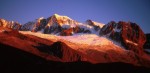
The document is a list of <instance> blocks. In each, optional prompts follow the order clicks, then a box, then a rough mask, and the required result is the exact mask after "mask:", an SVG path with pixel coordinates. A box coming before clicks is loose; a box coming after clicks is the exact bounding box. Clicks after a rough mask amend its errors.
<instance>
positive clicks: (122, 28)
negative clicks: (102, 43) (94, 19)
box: [100, 21, 146, 54]
mask: <svg viewBox="0 0 150 73" xmlns="http://www.w3.org/2000/svg"><path fill="white" fill-rule="evenodd" d="M100 35H105V36H107V37H109V38H111V39H113V40H115V41H117V42H119V43H121V44H122V45H123V46H124V47H125V48H126V49H129V50H132V51H134V52H135V53H137V54H142V53H143V45H144V43H145V42H146V37H145V35H144V33H143V31H142V30H141V28H140V27H139V26H138V25H137V24H136V23H132V22H123V21H120V22H118V23H116V22H114V21H112V22H110V23H108V24H107V25H105V26H104V27H103V28H102V29H101V31H100Z"/></svg>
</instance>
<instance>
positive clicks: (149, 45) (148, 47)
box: [144, 33, 150, 54]
mask: <svg viewBox="0 0 150 73" xmlns="http://www.w3.org/2000/svg"><path fill="white" fill-rule="evenodd" d="M145 35H146V42H145V44H144V51H145V52H146V53H148V54H150V34H149V33H148V34H145Z"/></svg>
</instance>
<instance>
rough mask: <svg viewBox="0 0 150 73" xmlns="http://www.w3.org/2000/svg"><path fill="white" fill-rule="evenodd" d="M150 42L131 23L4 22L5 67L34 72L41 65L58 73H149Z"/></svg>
mask: <svg viewBox="0 0 150 73" xmlns="http://www.w3.org/2000/svg"><path fill="white" fill-rule="evenodd" d="M149 38H150V36H149V34H145V33H144V32H143V31H142V29H141V28H140V27H139V26H138V24H136V23H133V22H124V21H119V22H115V21H111V22H109V23H108V24H103V23H99V22H96V21H92V20H90V19H89V20H86V21H85V22H84V23H80V22H78V21H76V20H73V19H71V18H70V17H68V16H62V15H58V14H54V15H52V16H50V17H48V18H44V17H41V18H38V19H36V20H34V21H30V22H27V23H25V24H19V23H18V22H14V21H7V20H5V19H0V49H1V52H0V53H1V56H0V57H1V59H2V62H1V66H2V67H3V66H4V68H5V67H6V68H5V69H8V70H10V69H9V68H8V67H10V68H13V67H14V65H16V66H17V67H20V65H25V67H29V66H33V67H34V69H35V70H36V69H40V68H39V66H36V65H40V66H41V65H42V67H43V68H42V69H44V70H45V71H46V70H48V71H49V72H54V73H55V72H64V73H70V72H71V73H78V72H81V73H88V72H90V73H91V72H93V70H94V71H97V72H98V73H99V72H104V73H109V72H111V71H115V72H119V73H120V72H122V73H133V72H136V73H141V72H147V71H148V72H150V71H149V68H150V40H149ZM82 64H83V66H82ZM44 65H45V66H44ZM51 66H52V67H51ZM25 67H23V68H20V70H22V69H24V68H25ZM64 67H65V68H64ZM77 67H78V68H77ZM83 67H84V68H83ZM114 67H116V68H117V69H115V68H114ZM14 69H15V68H14ZM28 69H31V68H30V67H29V68H28ZM56 69H59V70H60V71H57V70H56ZM87 69H88V70H87ZM111 69H112V70H111ZM119 69H120V70H123V71H124V72H123V71H120V70H119ZM55 70H56V71H55ZM107 70H110V71H107ZM6 71H7V70H6ZM40 71H42V70H40ZM33 72H34V71H33ZM37 72H38V71H37Z"/></svg>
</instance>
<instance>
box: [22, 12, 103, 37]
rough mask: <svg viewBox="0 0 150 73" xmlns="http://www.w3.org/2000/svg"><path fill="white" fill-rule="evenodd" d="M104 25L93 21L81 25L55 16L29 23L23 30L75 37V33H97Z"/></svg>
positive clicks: (66, 17)
mask: <svg viewBox="0 0 150 73" xmlns="http://www.w3.org/2000/svg"><path fill="white" fill-rule="evenodd" d="M91 23H92V24H91ZM103 25H104V24H102V23H97V22H94V21H92V20H90V21H86V23H79V22H77V21H75V20H73V19H71V18H69V17H68V16H62V15H58V14H54V15H52V16H50V17H49V18H47V19H44V18H38V19H37V20H36V21H33V22H28V23H26V24H24V25H22V28H21V30H28V31H32V32H37V31H41V32H42V33H46V34H51V33H52V34H59V35H73V33H95V32H97V31H98V30H99V29H101V28H102V26H103Z"/></svg>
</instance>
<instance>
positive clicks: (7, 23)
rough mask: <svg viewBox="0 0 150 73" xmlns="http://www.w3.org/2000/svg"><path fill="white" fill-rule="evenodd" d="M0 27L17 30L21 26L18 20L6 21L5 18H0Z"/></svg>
mask: <svg viewBox="0 0 150 73" xmlns="http://www.w3.org/2000/svg"><path fill="white" fill-rule="evenodd" d="M0 27H5V28H12V29H15V30H19V29H20V28H21V24H19V23H18V22H14V21H7V20H5V19H0Z"/></svg>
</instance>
